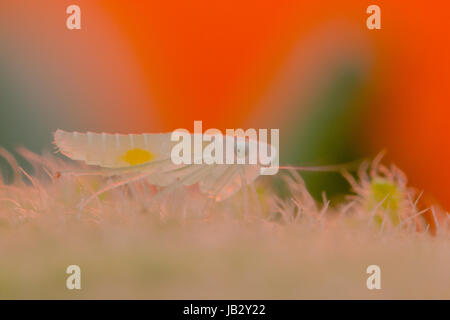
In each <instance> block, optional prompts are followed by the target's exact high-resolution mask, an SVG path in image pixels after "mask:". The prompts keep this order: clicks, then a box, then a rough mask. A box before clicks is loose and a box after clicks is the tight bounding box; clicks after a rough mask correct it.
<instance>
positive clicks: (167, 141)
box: [54, 130, 275, 204]
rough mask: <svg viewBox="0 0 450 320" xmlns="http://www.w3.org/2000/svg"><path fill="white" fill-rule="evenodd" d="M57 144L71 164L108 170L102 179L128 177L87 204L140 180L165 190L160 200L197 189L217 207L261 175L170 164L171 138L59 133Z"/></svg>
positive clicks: (251, 168)
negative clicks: (179, 191) (77, 162)
mask: <svg viewBox="0 0 450 320" xmlns="http://www.w3.org/2000/svg"><path fill="white" fill-rule="evenodd" d="M230 138H234V137H230ZM192 140H193V139H192ZM233 141H234V140H233ZM54 143H55V144H56V146H57V148H58V150H59V151H60V152H61V153H62V154H64V155H65V156H67V157H69V158H70V159H72V160H81V161H84V162H85V163H86V164H88V165H96V166H100V167H101V168H103V169H102V170H101V171H99V172H98V173H100V174H103V175H117V174H124V175H127V176H129V177H128V178H126V179H124V180H122V181H120V182H117V183H114V184H110V185H107V186H105V187H104V188H102V189H100V190H98V191H97V192H96V193H95V194H93V195H92V196H91V197H89V198H88V199H87V200H86V201H84V204H87V202H89V201H91V200H92V199H94V198H95V197H97V196H98V195H100V194H101V193H103V192H106V191H109V190H111V189H114V188H117V187H119V186H121V185H125V184H128V183H131V182H135V181H138V180H141V179H147V181H148V182H149V183H150V184H153V185H156V186H160V187H165V189H164V190H163V191H162V192H160V194H159V195H158V197H160V196H162V195H164V194H167V193H168V192H170V191H173V190H174V189H175V188H178V187H181V186H190V185H193V184H196V183H198V184H199V189H200V191H201V192H202V193H205V194H207V195H208V196H209V198H210V199H212V200H214V201H222V200H224V199H227V198H228V197H230V196H232V195H233V194H235V193H236V192H237V191H238V190H240V189H241V188H242V187H244V186H247V185H251V184H252V183H253V182H254V180H255V179H256V178H257V177H258V176H259V175H260V169H261V166H260V165H259V164H254V165H253V164H252V165H250V164H187V165H185V164H180V165H176V164H174V163H173V162H172V161H171V150H172V148H173V146H174V145H175V144H176V142H173V141H171V133H161V134H128V135H123V134H107V133H92V132H88V133H78V132H66V131H63V130H57V131H56V132H55V134H54ZM247 143H248V142H247ZM235 147H237V146H235ZM192 150H193V148H192ZM247 150H248V147H247ZM273 156H275V155H273ZM235 163H236V162H235ZM86 174H92V173H91V172H87V173H86ZM244 189H245V190H244V191H246V189H247V188H244Z"/></svg>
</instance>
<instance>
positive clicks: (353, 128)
mask: <svg viewBox="0 0 450 320" xmlns="http://www.w3.org/2000/svg"><path fill="white" fill-rule="evenodd" d="M366 88H367V86H366V76H365V74H363V72H362V71H361V70H359V69H358V68H357V67H355V66H353V65H352V64H351V63H350V64H348V65H344V66H341V67H340V68H338V69H337V71H336V72H335V73H334V76H333V77H332V79H331V81H329V82H328V83H327V84H326V85H325V86H324V87H323V88H322V89H321V90H317V92H316V94H314V95H313V96H312V97H311V98H310V99H309V104H308V105H306V106H302V110H308V112H307V113H306V116H305V114H304V113H302V115H301V117H302V119H298V122H299V124H298V125H296V127H297V128H298V129H296V130H295V132H294V133H293V134H292V135H290V136H289V137H288V139H287V140H286V141H288V143H287V144H286V145H285V146H284V147H283V148H282V149H281V150H280V159H281V161H282V163H283V164H284V163H287V164H293V165H311V166H316V165H332V164H340V163H346V162H350V161H354V160H356V159H359V158H361V157H362V155H363V154H362V150H361V141H360V137H361V130H363V128H361V126H360V123H361V119H362V117H363V113H364V111H365V109H366V105H367V100H366V98H367V91H366ZM301 175H302V177H303V178H304V180H305V183H306V186H307V188H308V190H309V191H310V192H311V194H312V195H313V196H314V197H316V198H320V197H321V193H322V192H323V191H326V194H327V196H329V197H334V196H337V195H340V194H343V193H346V192H348V191H349V186H348V183H347V182H346V181H345V179H344V178H343V177H342V176H341V174H340V173H330V172H302V173H301Z"/></svg>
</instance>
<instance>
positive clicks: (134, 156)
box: [121, 149, 155, 166]
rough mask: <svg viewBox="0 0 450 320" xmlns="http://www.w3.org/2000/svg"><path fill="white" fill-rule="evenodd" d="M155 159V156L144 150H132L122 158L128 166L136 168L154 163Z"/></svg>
mask: <svg viewBox="0 0 450 320" xmlns="http://www.w3.org/2000/svg"><path fill="white" fill-rule="evenodd" d="M154 158H155V155H154V154H152V153H151V152H148V151H147V150H143V149H131V150H128V151H127V153H125V155H124V156H123V157H122V158H121V159H122V160H123V161H125V162H127V163H128V164H130V165H132V166H135V165H138V164H142V163H146V162H149V161H152V160H153V159H154Z"/></svg>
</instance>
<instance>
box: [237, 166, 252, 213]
mask: <svg viewBox="0 0 450 320" xmlns="http://www.w3.org/2000/svg"><path fill="white" fill-rule="evenodd" d="M239 175H240V178H241V188H242V196H243V199H242V201H243V205H244V217H246V218H248V217H249V213H250V212H249V199H248V189H247V178H246V177H245V167H244V166H242V167H241V168H240V170H239Z"/></svg>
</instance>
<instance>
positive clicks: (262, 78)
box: [0, 0, 450, 208]
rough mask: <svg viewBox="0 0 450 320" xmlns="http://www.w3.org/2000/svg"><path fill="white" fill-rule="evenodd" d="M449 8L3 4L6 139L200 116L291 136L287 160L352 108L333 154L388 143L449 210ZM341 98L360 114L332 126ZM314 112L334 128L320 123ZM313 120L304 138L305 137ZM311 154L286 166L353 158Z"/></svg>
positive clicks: (38, 143)
mask: <svg viewBox="0 0 450 320" xmlns="http://www.w3.org/2000/svg"><path fill="white" fill-rule="evenodd" d="M71 4H77V5H78V6H80V8H81V21H82V22H81V23H82V28H81V30H68V29H67V28H66V24H65V22H66V19H67V17H68V14H66V12H65V11H66V8H67V6H69V5H71ZM371 4H376V5H378V6H379V7H380V8H381V30H369V29H367V27H366V19H367V17H368V16H369V14H367V13H366V8H367V7H368V6H369V5H371ZM449 9H450V5H449V4H447V3H445V2H438V1H427V2H425V1H339V2H338V1H320V2H317V1H283V0H281V1H264V0H258V1H253V0H249V1H211V0H209V1H206V0H194V1H181V0H169V1H123V0H108V1H106V0H104V1H91V0H89V1H87V0H78V1H75V0H74V1H50V0H43V1H37V0H35V1H25V0H2V1H1V2H0V68H1V69H0V70H1V71H0V72H1V73H0V80H1V83H0V94H1V98H0V99H1V100H0V102H1V106H0V108H1V109H0V110H1V111H0V125H1V129H0V130H1V131H0V144H2V145H6V146H13V145H17V144H24V145H26V146H28V147H30V148H34V149H42V148H44V147H47V148H48V145H47V144H48V143H49V141H50V139H51V132H52V131H54V130H55V129H56V128H63V129H67V130H78V131H86V130H90V131H109V132H124V133H127V132H161V131H170V130H173V129H176V128H179V127H183V128H188V129H192V126H193V121H194V120H202V121H203V124H204V129H206V128H219V129H225V128H237V127H244V128H247V127H256V128H280V136H281V141H282V143H281V145H280V149H281V152H283V148H284V149H285V150H287V149H292V148H296V147H298V148H299V149H301V150H299V151H298V152H299V153H302V152H303V151H304V152H305V153H307V152H308V150H309V149H310V148H312V147H308V142H309V141H313V142H311V144H313V143H315V142H314V141H316V140H315V139H316V137H317V136H320V135H321V133H322V132H330V134H329V136H333V131H334V130H335V125H336V127H337V126H338V124H335V123H334V122H333V121H334V120H333V119H338V118H339V117H338V116H339V115H341V114H346V116H345V117H343V118H345V121H343V122H342V123H345V124H343V125H341V127H348V123H351V124H352V125H351V128H352V132H351V134H347V133H346V134H345V135H343V136H342V138H341V137H340V136H336V138H335V139H336V141H334V140H326V139H325V138H324V141H325V140H326V141H328V142H327V143H328V144H327V146H328V147H326V148H325V149H326V150H331V151H330V152H335V153H339V152H340V151H339V150H341V149H342V148H341V149H336V150H337V151H336V150H335V151H333V148H332V146H333V145H334V144H335V143H341V142H342V141H344V142H345V147H346V150H347V149H348V150H351V151H352V152H353V151H355V155H358V156H360V155H369V156H373V155H375V154H376V153H378V152H379V151H381V150H382V149H386V150H387V151H388V158H389V160H393V161H394V162H395V163H396V164H397V165H398V166H399V167H400V168H402V169H403V170H404V171H405V172H406V173H407V175H408V177H409V178H410V181H411V183H412V184H413V185H414V186H416V187H417V188H419V189H425V190H426V192H427V193H428V194H429V195H432V196H433V197H435V198H436V199H438V201H439V202H440V203H441V204H443V205H444V206H446V207H447V208H449V207H450V173H449V171H448V170H447V165H448V164H449V163H450V139H449V138H450V131H449V130H448V128H449V122H450V120H449V119H450V111H449V107H448V101H449V100H450V99H449V98H450V85H449V84H450V81H449V77H450V66H449V61H448V57H449V56H450V55H449V53H450V52H449V48H450V45H449V41H448V40H449V39H450V37H449V26H448V23H449V21H450V19H449V18H450V13H449V12H450V10H449ZM342 68H347V69H346V70H351V72H352V73H351V74H356V76H355V78H351V79H355V80H352V81H353V82H351V83H352V86H353V87H352V88H353V89H352V90H350V91H349V93H348V95H346V96H345V97H344V98H342V99H341V98H339V99H340V100H339V99H337V98H336V99H335V98H333V97H335V94H336V92H338V93H339V92H342V90H339V89H336V90H337V91H336V90H335V91H336V92H335V91H333V90H331V91H330V92H332V93H329V91H327V90H328V89H326V88H328V87H329V86H330V83H335V82H336V81H338V80H335V79H337V78H338V76H336V74H338V73H339V72H338V71H336V70H341V69H342ZM355 70H356V71H355ZM353 72H354V73H353ZM336 83H337V82H336ZM337 88H339V86H338V87H337ZM328 96H329V97H330V98H329V99H328V100H327V101H326V102H323V103H322V102H317V103H316V102H314V101H322V100H320V99H322V97H328ZM338 97H340V96H338ZM337 100H339V101H340V105H339V106H340V108H341V107H342V110H347V109H345V108H346V107H347V106H350V105H351V107H352V109H348V110H350V113H339V114H337V118H335V117H334V115H336V113H334V112H337V111H335V110H341V109H337V108H335V104H334V103H333V101H337ZM316 105H323V106H324V110H325V111H324V114H325V120H326V121H325V120H323V119H324V118H321V117H319V118H315V120H312V118H310V114H311V112H313V111H312V109H314V108H315V106H316ZM348 110H347V111H348ZM355 110H357V111H355ZM339 112H341V111H339ZM342 112H344V111H342ZM327 114H329V115H330V116H329V117H328V118H326V115H327ZM332 115H333V116H332ZM317 119H322V120H320V121H318V122H317V123H316V122H314V121H317ZM336 121H338V120H336ZM311 124H314V129H311V131H305V132H306V133H303V134H302V138H301V139H303V140H302V141H306V142H302V143H300V142H299V141H300V138H298V136H297V135H296V134H297V133H296V132H297V131H298V130H297V129H298V128H309V127H310V126H311ZM339 128H340V127H339ZM308 130H309V129H308ZM338 131H339V130H338ZM339 132H341V131H339ZM330 141H331V142H330ZM297 142H298V144H297ZM302 148H303V149H302ZM311 154H313V156H311V157H309V158H302V157H301V156H296V155H286V157H285V158H284V159H283V157H282V158H281V162H291V163H292V162H296V161H299V162H301V161H310V162H314V161H316V160H317V161H324V159H334V160H345V159H344V158H346V157H341V156H339V155H337V156H335V157H331V158H326V157H325V156H324V155H323V154H322V153H321V152H318V153H311ZM314 155H316V156H314Z"/></svg>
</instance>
